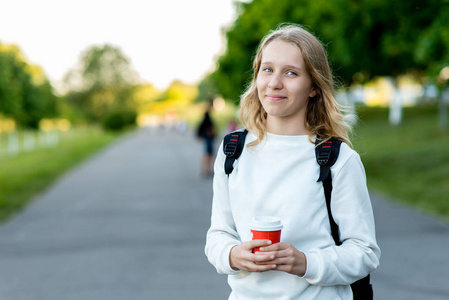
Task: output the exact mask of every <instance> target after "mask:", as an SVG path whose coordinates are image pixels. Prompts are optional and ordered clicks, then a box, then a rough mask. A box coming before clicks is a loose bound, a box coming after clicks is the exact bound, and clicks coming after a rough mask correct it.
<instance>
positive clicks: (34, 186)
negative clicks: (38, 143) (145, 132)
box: [0, 129, 119, 221]
mask: <svg viewBox="0 0 449 300" xmlns="http://www.w3.org/2000/svg"><path fill="white" fill-rule="evenodd" d="M118 136H119V134H117V133H109V132H103V131H101V130H99V129H94V130H84V131H77V132H74V133H73V132H72V133H71V135H70V136H69V137H65V138H61V140H60V142H59V145H58V146H56V147H46V148H39V149H37V150H35V151H33V152H22V153H20V154H19V155H17V156H14V157H10V156H7V155H6V154H5V155H2V156H0V165H1V168H0V221H4V220H6V219H7V218H9V217H11V216H12V215H14V214H16V213H17V212H18V211H20V210H21V209H22V208H23V207H24V206H25V205H26V204H27V203H28V202H29V201H30V200H31V199H32V198H33V197H35V196H36V195H38V194H39V193H40V192H42V191H43V190H44V189H45V188H47V187H48V186H49V185H51V184H52V183H53V182H54V181H55V180H56V179H57V178H58V177H59V176H61V175H62V174H63V173H64V172H66V171H67V170H69V169H70V168H72V167H73V166H75V165H77V164H79V163H80V162H81V161H83V160H84V159H86V158H87V157H89V156H90V155H92V154H93V153H95V152H97V151H98V150H100V149H101V148H103V147H104V146H106V145H108V144H109V143H110V142H112V141H114V140H115V139H116V138H117V137H118Z"/></svg>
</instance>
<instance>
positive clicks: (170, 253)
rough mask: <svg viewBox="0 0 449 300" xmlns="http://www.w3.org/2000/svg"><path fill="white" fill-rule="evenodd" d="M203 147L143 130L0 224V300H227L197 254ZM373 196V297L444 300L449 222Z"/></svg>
mask: <svg viewBox="0 0 449 300" xmlns="http://www.w3.org/2000/svg"><path fill="white" fill-rule="evenodd" d="M201 151H202V145H201V144H200V143H199V142H198V141H196V140H195V139H194V138H193V137H192V136H190V135H180V134H177V133H173V132H153V131H151V130H141V131H138V132H136V133H133V134H131V135H129V136H127V137H125V138H123V139H122V140H120V141H118V142H116V143H114V144H113V145H112V146H111V147H109V148H108V149H105V150H104V151H102V152H101V153H99V154H97V155H95V156H94V157H92V158H91V159H89V160H88V161H86V162H85V163H84V164H82V165H80V166H79V167H78V168H76V169H74V170H72V171H71V172H70V173H68V174H66V175H65V176H63V177H62V178H61V179H60V180H59V181H58V182H56V183H55V184H54V185H53V186H52V187H51V188H50V189H48V190H47V191H46V192H45V193H43V194H42V195H41V196H39V197H38V198H36V199H35V201H33V203H32V204H31V205H30V206H29V207H28V208H27V209H25V210H24V211H23V212H22V213H20V214H19V215H17V216H16V217H14V218H12V219H10V220H9V221H7V222H6V223H3V224H2V225H1V226H0V300H36V299H39V300H61V299H63V300H75V299H76V300H103V299H108V300H119V299H120V300H139V299H145V300H174V299H187V300H190V299H191V300H202V299H227V297H228V295H229V292H230V290H229V288H228V286H227V283H226V276H223V275H218V274H217V273H216V271H215V269H214V268H213V267H212V266H211V265H210V264H209V263H208V261H207V259H206V257H205V255H204V250H203V249H204V242H205V234H206V231H207V229H208V226H209V222H210V209H211V197H212V186H211V184H212V181H211V180H207V179H202V178H201V177H200V176H199V161H200V155H201ZM362 159H363V158H362ZM372 201H373V207H374V211H375V217H376V224H377V236H378V241H379V244H380V246H381V249H382V258H381V267H380V268H379V269H378V270H376V271H375V272H374V273H373V274H372V281H373V284H374V289H375V299H388V300H389V299H392V300H395V299H397V300H403V299H404V300H405V299H407V300H415V299H416V300H418V299H420V300H421V299H426V300H432V299H434V300H440V299H441V300H443V299H449V285H448V284H447V282H448V279H449V259H448V258H449V256H448V253H449V252H448V251H447V249H448V248H449V225H448V224H447V223H443V222H441V221H438V220H436V219H435V218H432V217H428V216H425V215H423V214H421V213H417V212H415V211H413V210H411V209H408V208H405V207H402V206H399V205H397V204H392V203H391V202H389V201H386V200H385V199H382V198H381V197H379V196H377V195H373V196H372Z"/></svg>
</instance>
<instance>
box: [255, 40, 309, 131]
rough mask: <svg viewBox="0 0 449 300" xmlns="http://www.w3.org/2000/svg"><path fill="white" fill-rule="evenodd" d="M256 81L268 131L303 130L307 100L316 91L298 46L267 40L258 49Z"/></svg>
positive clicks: (304, 129) (281, 41)
mask: <svg viewBox="0 0 449 300" xmlns="http://www.w3.org/2000/svg"><path fill="white" fill-rule="evenodd" d="M256 84H257V91H258V96H259V100H260V102H261V104H262V106H263V108H264V110H265V111H266V113H267V128H268V129H269V130H270V131H271V132H272V133H278V134H286V133H287V134H306V133H307V132H306V131H307V129H306V124H305V114H306V109H307V103H308V101H309V97H313V96H315V94H316V92H315V90H314V89H313V87H312V79H311V77H310V74H309V73H308V72H307V70H306V66H305V63H304V59H303V56H302V53H301V50H300V49H299V47H298V46H296V45H295V44H293V43H289V42H285V41H283V40H280V39H277V40H274V41H272V42H271V43H269V44H268V45H267V46H266V47H265V48H264V49H263V52H262V60H261V65H260V68H259V72H258V74H257V80H256Z"/></svg>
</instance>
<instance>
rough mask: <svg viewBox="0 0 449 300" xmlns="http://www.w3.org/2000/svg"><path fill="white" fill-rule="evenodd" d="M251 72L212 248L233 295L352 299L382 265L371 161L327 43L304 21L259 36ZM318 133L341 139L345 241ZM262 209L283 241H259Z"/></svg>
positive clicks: (221, 178)
mask: <svg viewBox="0 0 449 300" xmlns="http://www.w3.org/2000/svg"><path fill="white" fill-rule="evenodd" d="M253 71H254V76H253V80H252V83H251V85H250V86H249V88H248V90H247V91H246V92H245V94H244V95H243V96H242V100H241V103H240V113H239V115H240V119H241V121H242V123H243V124H244V126H245V127H246V128H247V129H248V131H249V133H248V135H247V137H246V142H245V143H246V145H245V148H244V150H243V152H242V154H241V156H240V158H239V159H238V160H237V161H236V162H235V163H234V170H233V172H232V173H231V174H230V175H229V177H228V176H227V175H226V174H225V172H224V167H223V165H224V161H225V156H224V154H223V152H222V151H221V149H220V151H219V153H218V156H217V159H216V162H215V175H214V185H213V187H214V196H213V205H212V218H211V226H210V229H209V231H208V233H207V241H206V248H205V252H206V255H207V257H208V259H209V261H210V262H211V263H212V264H213V265H214V266H215V267H216V269H217V271H218V272H219V273H221V274H227V275H229V276H228V282H229V285H230V286H231V289H232V293H231V295H230V297H229V299H238V300H240V299H352V291H351V287H350V284H351V283H353V282H354V281H356V280H358V279H360V278H363V277H365V276H366V275H367V274H369V273H371V272H372V271H373V270H375V269H376V268H377V266H378V265H379V258H380V249H379V247H378V246H377V243H376V239H375V228H374V218H373V212H372V208H371V202H370V198H369V195H368V190H367V186H366V180H365V172H364V168H363V165H362V163H361V161H360V157H359V155H358V154H357V153H356V152H355V151H354V150H352V149H351V148H350V146H349V145H351V143H350V141H349V138H348V130H349V127H348V126H347V125H346V124H345V122H344V118H343V115H342V113H341V110H340V107H339V105H338V104H337V102H336V100H335V97H334V95H333V80H332V75H331V71H330V68H329V64H328V61H327V57H326V54H325V51H324V49H323V46H322V44H321V43H320V42H319V41H318V39H317V38H316V37H314V36H313V35H312V34H311V33H309V32H308V31H306V30H304V29H303V28H302V27H300V26H298V25H287V26H281V27H280V28H278V29H277V30H275V31H273V32H271V33H270V34H268V35H267V36H266V37H265V38H264V39H263V40H262V42H261V43H260V45H259V48H258V51H257V54H256V57H255V59H254V62H253ZM317 136H320V137H324V138H325V139H330V138H332V137H335V138H338V139H340V140H342V141H343V143H342V145H341V149H340V154H339V157H338V160H337V162H336V163H335V165H334V166H333V167H332V178H333V191H332V202H331V203H332V215H333V218H334V220H335V222H336V223H337V224H338V225H339V228H340V240H341V241H342V242H343V244H342V245H341V246H336V245H335V243H334V240H333V239H332V236H331V230H330V225H329V218H328V213H327V210H326V202H325V196H324V191H323V185H322V183H321V182H317V181H316V180H317V178H318V175H319V170H320V168H319V165H318V164H317V162H316V158H315V151H314V147H315V144H314V142H315V138H316V137H317ZM257 215H265V216H266V215H268V216H274V217H277V218H279V219H281V221H282V223H283V225H284V228H283V230H282V236H281V242H280V243H276V244H271V242H270V241H269V240H251V232H250V229H249V223H250V221H251V219H252V217H253V216H257ZM256 247H261V248H260V251H259V252H256V253H253V251H252V250H253V249H254V248H256Z"/></svg>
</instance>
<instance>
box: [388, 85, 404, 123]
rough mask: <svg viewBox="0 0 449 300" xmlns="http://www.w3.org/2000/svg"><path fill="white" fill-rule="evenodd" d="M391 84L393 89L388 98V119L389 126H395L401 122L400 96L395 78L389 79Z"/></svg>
mask: <svg viewBox="0 0 449 300" xmlns="http://www.w3.org/2000/svg"><path fill="white" fill-rule="evenodd" d="M390 80H391V83H392V85H393V88H394V93H393V96H392V97H390V111H389V115H388V119H389V121H390V124H391V125H394V126H397V125H399V124H401V121H402V95H401V91H400V90H399V85H398V79H397V77H394V78H391V79H390Z"/></svg>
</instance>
